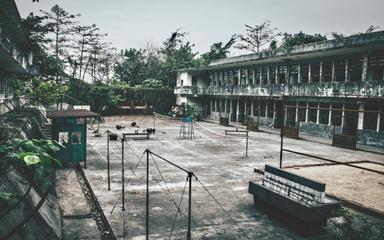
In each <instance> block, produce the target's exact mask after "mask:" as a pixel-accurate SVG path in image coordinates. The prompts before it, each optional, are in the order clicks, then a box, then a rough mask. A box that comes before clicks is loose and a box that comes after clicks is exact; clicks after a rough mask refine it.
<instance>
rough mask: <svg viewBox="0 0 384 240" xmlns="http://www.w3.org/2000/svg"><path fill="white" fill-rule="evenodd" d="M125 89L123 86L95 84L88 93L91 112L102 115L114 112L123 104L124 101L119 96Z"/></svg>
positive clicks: (125, 86)
mask: <svg viewBox="0 0 384 240" xmlns="http://www.w3.org/2000/svg"><path fill="white" fill-rule="evenodd" d="M127 87H128V86H127V85H125V84H112V85H106V84H102V83H99V84H95V85H94V86H93V87H92V88H91V89H90V91H89V92H88V102H89V104H90V105H91V110H92V111H95V112H98V113H103V114H107V113H110V112H111V111H114V110H115V109H116V107H117V106H118V105H119V104H120V103H122V102H123V100H124V99H123V96H122V95H121V94H122V92H124V89H125V88H127Z"/></svg>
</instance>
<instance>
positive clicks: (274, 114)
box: [273, 101, 276, 123]
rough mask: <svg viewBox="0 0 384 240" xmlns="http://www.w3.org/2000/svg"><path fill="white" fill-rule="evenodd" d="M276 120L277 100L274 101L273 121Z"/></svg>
mask: <svg viewBox="0 0 384 240" xmlns="http://www.w3.org/2000/svg"><path fill="white" fill-rule="evenodd" d="M275 121H276V101H273V123H275Z"/></svg>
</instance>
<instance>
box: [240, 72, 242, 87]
mask: <svg viewBox="0 0 384 240" xmlns="http://www.w3.org/2000/svg"><path fill="white" fill-rule="evenodd" d="M241 85H242V84H241V68H240V69H239V86H241Z"/></svg>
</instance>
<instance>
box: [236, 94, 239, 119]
mask: <svg viewBox="0 0 384 240" xmlns="http://www.w3.org/2000/svg"><path fill="white" fill-rule="evenodd" d="M239 115H240V98H237V106H236V122H239Z"/></svg>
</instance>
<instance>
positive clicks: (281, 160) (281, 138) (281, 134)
mask: <svg viewBox="0 0 384 240" xmlns="http://www.w3.org/2000/svg"><path fill="white" fill-rule="evenodd" d="M282 114H283V118H282V122H281V125H280V168H282V165H283V142H284V126H285V100H284V97H283V112H282Z"/></svg>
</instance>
